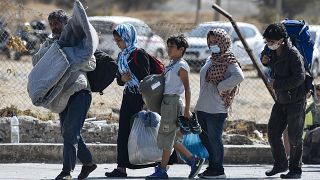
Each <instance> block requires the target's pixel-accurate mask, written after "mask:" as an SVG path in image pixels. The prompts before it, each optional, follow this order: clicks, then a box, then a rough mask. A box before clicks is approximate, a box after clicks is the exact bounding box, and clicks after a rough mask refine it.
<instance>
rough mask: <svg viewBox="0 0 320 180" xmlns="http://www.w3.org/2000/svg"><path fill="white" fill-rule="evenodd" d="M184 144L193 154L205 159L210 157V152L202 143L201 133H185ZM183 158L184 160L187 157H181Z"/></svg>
mask: <svg viewBox="0 0 320 180" xmlns="http://www.w3.org/2000/svg"><path fill="white" fill-rule="evenodd" d="M182 144H183V145H184V146H185V147H186V148H187V149H188V150H189V151H190V152H191V154H193V155H196V156H198V157H201V158H205V159H208V158H209V153H208V151H207V149H206V148H205V147H204V145H203V144H202V142H201V139H200V137H199V134H193V133H191V134H188V135H184V136H183V140H182ZM180 157H181V156H180ZM181 159H182V160H184V161H185V160H186V159H185V157H181Z"/></svg>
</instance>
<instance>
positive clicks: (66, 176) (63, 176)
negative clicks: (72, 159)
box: [55, 171, 72, 180]
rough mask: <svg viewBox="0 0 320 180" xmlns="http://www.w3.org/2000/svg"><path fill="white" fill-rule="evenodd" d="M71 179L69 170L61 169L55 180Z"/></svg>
mask: <svg viewBox="0 0 320 180" xmlns="http://www.w3.org/2000/svg"><path fill="white" fill-rule="evenodd" d="M63 179H72V177H71V174H70V172H66V171H61V173H60V174H59V175H58V176H57V177H56V178H55V180H63Z"/></svg>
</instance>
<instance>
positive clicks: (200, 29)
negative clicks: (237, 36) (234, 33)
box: [186, 25, 230, 38]
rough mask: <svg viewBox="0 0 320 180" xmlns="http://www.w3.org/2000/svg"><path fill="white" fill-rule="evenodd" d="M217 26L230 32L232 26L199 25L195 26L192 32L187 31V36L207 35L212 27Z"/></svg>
mask: <svg viewBox="0 0 320 180" xmlns="http://www.w3.org/2000/svg"><path fill="white" fill-rule="evenodd" d="M216 28H222V29H224V30H225V31H227V32H229V31H230V28H229V27H225V26H219V25H217V26H197V27H196V28H194V29H193V30H191V31H190V32H187V33H186V34H187V36H189V37H202V38H203V37H207V33H208V32H209V31H210V30H212V29H216Z"/></svg>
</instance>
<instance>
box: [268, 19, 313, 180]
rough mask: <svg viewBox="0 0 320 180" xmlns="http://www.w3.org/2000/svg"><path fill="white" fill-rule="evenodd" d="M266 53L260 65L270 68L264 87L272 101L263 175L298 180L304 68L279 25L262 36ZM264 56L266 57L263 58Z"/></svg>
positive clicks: (299, 55)
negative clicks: (268, 160)
mask: <svg viewBox="0 0 320 180" xmlns="http://www.w3.org/2000/svg"><path fill="white" fill-rule="evenodd" d="M263 37H264V38H265V40H266V42H267V46H268V48H269V50H268V51H269V52H265V51H266V50H264V51H263V52H262V64H263V65H265V66H268V67H269V68H270V69H271V72H272V73H271V77H270V78H271V79H270V81H269V83H268V86H269V87H270V88H272V89H273V90H274V92H275V96H276V100H275V104H274V105H273V108H272V111H271V115H270V119H269V122H268V141H269V144H270V146H271V152H272V156H273V159H274V163H273V168H272V169H271V170H268V171H266V173H265V174H266V175H267V176H273V175H275V174H278V173H281V172H286V171H287V170H288V168H289V172H288V173H287V174H281V175H280V177H281V178H283V179H292V178H294V179H299V178H301V174H302V169H301V156H302V134H303V124H304V118H305V108H306V94H307V92H306V90H305V83H304V81H305V68H304V60H303V57H302V55H301V54H300V53H299V51H298V50H297V49H296V48H295V47H294V46H293V45H292V43H291V41H290V40H289V39H288V35H287V32H286V29H285V27H284V26H283V25H282V24H281V23H276V24H270V25H269V26H268V27H267V28H266V30H265V31H264V33H263ZM267 54H268V55H267ZM286 127H288V137H289V144H290V156H289V162H288V159H287V155H286V152H285V149H284V144H283V141H282V134H283V132H284V130H285V129H286Z"/></svg>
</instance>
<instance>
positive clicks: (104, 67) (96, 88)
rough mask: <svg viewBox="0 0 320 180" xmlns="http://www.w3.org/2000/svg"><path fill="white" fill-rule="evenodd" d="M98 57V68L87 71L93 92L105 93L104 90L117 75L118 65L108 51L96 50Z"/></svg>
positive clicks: (95, 54)
mask: <svg viewBox="0 0 320 180" xmlns="http://www.w3.org/2000/svg"><path fill="white" fill-rule="evenodd" d="M94 56H95V58H96V69H95V70H93V71H90V72H87V77H88V80H89V84H90V87H91V91H92V92H99V94H100V95H102V94H103V92H102V91H103V90H104V89H105V88H107V87H108V86H109V85H110V84H111V83H112V82H113V80H114V78H115V77H116V74H117V71H118V65H117V63H116V61H115V60H114V59H112V58H111V57H110V56H109V55H108V54H107V53H105V52H103V51H101V50H96V52H95V53H94Z"/></svg>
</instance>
